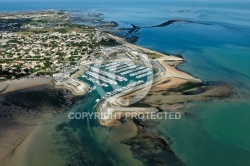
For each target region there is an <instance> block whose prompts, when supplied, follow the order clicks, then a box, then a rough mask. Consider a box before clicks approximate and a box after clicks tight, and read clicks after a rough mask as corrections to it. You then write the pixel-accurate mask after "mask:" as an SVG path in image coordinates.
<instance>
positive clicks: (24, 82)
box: [0, 77, 54, 95]
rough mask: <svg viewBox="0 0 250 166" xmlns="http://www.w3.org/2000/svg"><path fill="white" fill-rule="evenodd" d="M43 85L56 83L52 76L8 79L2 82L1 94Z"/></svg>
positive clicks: (0, 84)
mask: <svg viewBox="0 0 250 166" xmlns="http://www.w3.org/2000/svg"><path fill="white" fill-rule="evenodd" d="M43 85H54V84H53V82H52V80H51V78H37V77H36V78H23V79H19V80H7V81H3V82H0V88H1V87H2V88H1V89H2V91H0V95H1V94H6V93H10V92H14V91H18V90H23V89H28V88H33V87H38V86H43Z"/></svg>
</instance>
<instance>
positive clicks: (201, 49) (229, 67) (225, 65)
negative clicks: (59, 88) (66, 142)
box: [0, 1, 250, 166]
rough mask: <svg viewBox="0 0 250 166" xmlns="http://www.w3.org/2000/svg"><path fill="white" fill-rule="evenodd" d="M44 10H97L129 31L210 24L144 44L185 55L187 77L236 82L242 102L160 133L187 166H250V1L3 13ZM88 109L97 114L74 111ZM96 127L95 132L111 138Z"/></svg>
mask: <svg viewBox="0 0 250 166" xmlns="http://www.w3.org/2000/svg"><path fill="white" fill-rule="evenodd" d="M43 9H84V10H96V11H99V12H101V13H103V14H104V18H105V20H107V21H117V22H118V23H121V26H122V23H124V22H127V23H130V24H135V25H138V26H141V27H143V26H152V25H158V24H161V23H163V22H165V21H167V20H170V19H185V20H191V21H195V22H201V23H205V24H195V23H191V24H190V23H182V22H179V23H175V24H172V25H170V26H166V27H161V28H142V29H141V30H140V31H139V32H138V33H137V35H138V36H139V37H140V38H139V40H138V41H137V42H136V44H138V45H141V46H144V47H147V48H150V49H154V50H158V51H161V52H166V53H170V54H178V53H181V54H182V55H183V56H184V58H185V60H186V62H185V63H183V64H181V65H180V66H179V68H180V69H181V70H183V71H185V72H188V73H190V74H192V75H194V76H195V77H198V78H201V79H202V80H204V81H218V82H228V83H231V84H233V85H234V88H235V91H236V92H237V95H239V96H240V98H239V99H232V100H230V99H228V100H223V101H211V102H207V103H203V102H201V103H194V104H193V106H192V107H190V108H187V110H185V111H189V112H192V113H195V114H196V118H195V119H187V118H182V119H181V120H179V121H162V122H161V123H160V125H159V127H158V128H159V130H160V131H161V132H162V133H163V134H165V135H166V136H170V138H171V140H172V142H173V144H171V148H172V149H173V150H174V152H175V153H176V154H177V155H178V156H179V157H180V158H181V160H182V161H184V163H185V164H186V165H191V166H192V165H197V166H200V165H204V166H205V165H208V166H210V165H218V166H219V165H232V166H234V165H242V166H248V165H250V141H249V140H250V120H249V119H250V102H249V101H250V93H249V92H250V91H249V90H250V17H249V15H250V2H247V1H244V2H238V1H237V2H236V1H231V2H230V1H180V2H176V1H151V2H148V1H146V2H144V3H142V1H139V2H133V1H127V2H126V3H125V2H123V1H122V2H115V1H113V2H112V1H108V2H107V3H104V2H99V3H97V2H95V1H91V2H84V1H73V2H68V1H62V2H59V1H53V2H34V1H31V2H26V3H22V2H0V11H17V10H23V11H25V10H43ZM126 26H127V25H126ZM93 95H94V96H95V94H93ZM91 103H94V101H93V102H91ZM81 106H82V107H86V109H87V108H89V107H90V106H87V105H86V104H85V105H84V104H83V105H78V106H76V107H75V108H72V109H79V107H81ZM91 123H93V124H92V125H93V127H92V128H93V130H97V128H98V130H97V131H99V132H101V131H102V132H104V133H105V132H106V133H107V132H108V131H106V129H103V128H100V127H98V124H96V123H95V122H91ZM104 135H105V134H104ZM99 136H100V135H99ZM110 137H111V136H110ZM102 143H105V142H102ZM107 147H109V146H107ZM111 151H112V150H111Z"/></svg>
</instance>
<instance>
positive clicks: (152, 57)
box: [145, 52, 162, 59]
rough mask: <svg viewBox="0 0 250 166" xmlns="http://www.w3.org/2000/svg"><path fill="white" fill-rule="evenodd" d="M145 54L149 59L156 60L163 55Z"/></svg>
mask: <svg viewBox="0 0 250 166" xmlns="http://www.w3.org/2000/svg"><path fill="white" fill-rule="evenodd" d="M145 54H147V56H148V58H149V59H156V58H160V57H161V56H162V55H159V54H156V53H148V52H146V53H145Z"/></svg>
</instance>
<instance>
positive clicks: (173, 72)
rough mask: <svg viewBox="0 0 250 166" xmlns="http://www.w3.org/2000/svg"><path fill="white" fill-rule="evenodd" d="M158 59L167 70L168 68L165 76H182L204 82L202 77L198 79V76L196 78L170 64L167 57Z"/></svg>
mask: <svg viewBox="0 0 250 166" xmlns="http://www.w3.org/2000/svg"><path fill="white" fill-rule="evenodd" d="M157 60H158V61H159V62H160V63H161V65H162V66H163V67H164V68H165V70H166V72H165V74H166V75H165V76H166V77H176V78H182V79H186V80H192V81H198V82H202V81H201V80H200V79H197V78H195V77H193V76H191V75H189V74H187V73H185V72H182V71H180V70H177V69H176V68H175V67H173V66H170V65H169V63H168V62H167V60H166V59H157Z"/></svg>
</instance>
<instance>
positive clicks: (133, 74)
mask: <svg viewBox="0 0 250 166" xmlns="http://www.w3.org/2000/svg"><path fill="white" fill-rule="evenodd" d="M153 73H154V72H153V71H152V70H151V69H150V68H148V67H145V66H140V65H137V64H135V63H133V62H111V63H105V64H92V65H89V66H88V70H87V71H86V72H85V73H83V74H82V76H81V78H83V79H86V80H87V81H89V82H91V84H93V85H94V86H97V87H98V86H99V87H103V88H104V91H105V93H104V94H103V97H105V98H106V97H109V96H113V95H115V94H117V93H120V92H122V91H125V90H128V89H130V88H134V87H136V86H138V85H141V84H144V83H146V82H147V81H148V78H147V76H150V75H153ZM93 90H95V89H93V88H92V89H91V91H93Z"/></svg>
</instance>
